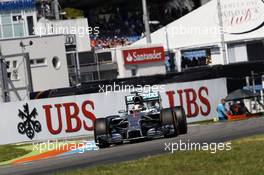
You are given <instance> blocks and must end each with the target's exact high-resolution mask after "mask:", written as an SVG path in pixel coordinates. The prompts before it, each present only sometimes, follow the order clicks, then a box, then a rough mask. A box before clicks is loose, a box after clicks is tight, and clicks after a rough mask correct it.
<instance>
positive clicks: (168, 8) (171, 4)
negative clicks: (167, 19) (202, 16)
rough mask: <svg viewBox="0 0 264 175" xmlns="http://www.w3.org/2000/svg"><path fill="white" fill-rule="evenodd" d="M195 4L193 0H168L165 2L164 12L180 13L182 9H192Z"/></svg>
mask: <svg viewBox="0 0 264 175" xmlns="http://www.w3.org/2000/svg"><path fill="white" fill-rule="evenodd" d="M194 6H195V4H194V1H193V0H168V1H167V2H166V3H165V13H166V14H171V13H173V12H175V11H178V12H180V14H182V12H183V10H188V11H190V10H192V9H193V8H194Z"/></svg>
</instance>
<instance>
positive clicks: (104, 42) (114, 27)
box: [89, 7, 159, 49]
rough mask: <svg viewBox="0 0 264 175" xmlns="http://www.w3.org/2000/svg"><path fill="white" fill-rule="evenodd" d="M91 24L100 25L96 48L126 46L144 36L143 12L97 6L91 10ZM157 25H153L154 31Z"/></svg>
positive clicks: (94, 38)
mask: <svg viewBox="0 0 264 175" xmlns="http://www.w3.org/2000/svg"><path fill="white" fill-rule="evenodd" d="M90 16H92V17H93V18H91V19H89V25H90V26H92V27H99V32H100V33H99V35H98V36H96V37H93V38H92V40H95V41H96V47H95V48H97V49H98V48H111V47H116V46H124V45H128V44H131V43H132V42H134V41H136V40H138V39H140V38H141V37H142V36H144V24H143V19H142V12H141V11H140V10H139V11H120V9H119V8H113V7H109V8H105V7H104V8H97V9H93V11H91V12H90ZM156 27H159V26H155V25H154V26H151V29H152V31H154V30H156Z"/></svg>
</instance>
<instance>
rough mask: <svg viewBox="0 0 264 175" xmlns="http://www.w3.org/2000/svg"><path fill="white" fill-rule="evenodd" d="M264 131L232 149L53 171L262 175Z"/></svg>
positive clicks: (103, 174) (237, 142) (77, 174)
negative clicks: (213, 152) (263, 133)
mask: <svg viewBox="0 0 264 175" xmlns="http://www.w3.org/2000/svg"><path fill="white" fill-rule="evenodd" d="M263 146H264V135H259V136H253V137H247V138H243V139H239V140H235V141H232V150H231V151H222V152H217V153H216V154H212V153H210V152H209V151H208V152H207V151H189V152H177V153H175V154H166V155H161V156H155V157H147V158H143V159H139V160H135V161H129V162H123V163H118V164H112V165H103V166H98V167H94V168H86V169H77V170H69V171H64V172H57V173H54V175H87V174H92V175H134V174H142V175H174V174H177V175H207V174H210V175H223V174H225V175H234V174H235V175H248V174H250V175H260V174H264V166H263V165H264V151H263V148H264V147H263Z"/></svg>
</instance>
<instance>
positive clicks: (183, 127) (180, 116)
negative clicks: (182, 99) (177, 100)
mask: <svg viewBox="0 0 264 175" xmlns="http://www.w3.org/2000/svg"><path fill="white" fill-rule="evenodd" d="M174 112H175V114H176V119H177V121H178V126H179V134H187V132H188V127H187V117H186V114H185V111H184V109H183V107H181V106H176V107H175V108H174Z"/></svg>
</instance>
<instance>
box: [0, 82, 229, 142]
mask: <svg viewBox="0 0 264 175" xmlns="http://www.w3.org/2000/svg"><path fill="white" fill-rule="evenodd" d="M162 87H163V90H164V91H162V92H161V97H162V105H163V107H169V106H170V105H175V106H178V105H182V106H183V107H184V108H185V111H186V113H187V115H188V122H194V121H203V120H209V119H212V118H214V117H216V107H217V104H218V103H219V102H220V99H221V98H223V97H226V95H227V88H226V79H214V80H206V81H196V82H188V83H174V84H166V85H162ZM161 89H162V88H161ZM128 94H129V92H124V91H123V92H108V93H96V94H88V95H80V96H69V97H61V98H50V99H42V100H32V101H22V102H17V103H6V104H1V106H0V111H1V122H0V135H1V136H0V137H1V139H0V144H8V143H16V142H24V141H32V140H34V141H36V140H48V139H58V138H65V137H73V136H80V135H92V134H93V121H94V120H95V119H96V118H99V117H105V116H108V115H115V114H117V113H118V111H119V110H122V109H125V98H124V97H125V95H128Z"/></svg>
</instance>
